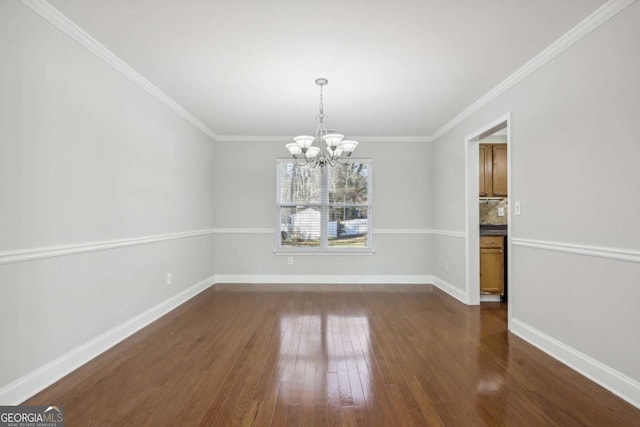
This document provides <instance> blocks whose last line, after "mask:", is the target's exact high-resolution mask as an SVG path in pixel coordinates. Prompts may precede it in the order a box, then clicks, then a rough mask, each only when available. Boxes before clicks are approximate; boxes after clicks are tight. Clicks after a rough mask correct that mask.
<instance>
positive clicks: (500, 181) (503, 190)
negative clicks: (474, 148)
mask: <svg viewBox="0 0 640 427" xmlns="http://www.w3.org/2000/svg"><path fill="white" fill-rule="evenodd" d="M478 150H479V151H478V154H479V156H478V157H479V160H480V164H479V170H480V180H479V181H480V188H479V193H478V194H479V197H507V144H480V145H479V146H478Z"/></svg>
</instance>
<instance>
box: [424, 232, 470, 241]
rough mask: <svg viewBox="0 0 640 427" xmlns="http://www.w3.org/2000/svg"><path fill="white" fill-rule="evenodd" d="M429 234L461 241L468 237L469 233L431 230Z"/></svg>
mask: <svg viewBox="0 0 640 427" xmlns="http://www.w3.org/2000/svg"><path fill="white" fill-rule="evenodd" d="M429 234H434V235H436V236H447V237H458V238H461V239H464V238H466V237H467V233H466V232H465V231H450V230H429Z"/></svg>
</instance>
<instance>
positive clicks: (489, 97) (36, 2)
mask: <svg viewBox="0 0 640 427" xmlns="http://www.w3.org/2000/svg"><path fill="white" fill-rule="evenodd" d="M21 1H22V3H24V4H25V5H26V6H28V7H29V8H31V9H33V10H34V11H35V12H37V13H38V14H40V15H41V16H42V17H44V18H45V19H46V20H47V21H49V22H51V23H52V24H53V25H55V26H56V27H58V28H59V29H60V30H62V31H63V32H64V33H66V34H67V35H69V36H70V37H71V38H72V39H74V40H75V41H76V42H78V43H79V44H80V45H82V46H84V47H85V48H87V49H88V50H90V51H91V52H92V53H93V54H95V55H96V56H97V57H98V58H100V59H102V60H103V61H105V62H106V63H107V64H109V65H111V66H112V67H113V68H114V69H116V70H117V71H119V72H120V73H122V74H123V75H124V76H126V77H127V78H129V79H130V80H131V81H132V82H134V83H136V84H137V85H138V86H140V87H141V88H142V89H144V90H146V91H147V92H148V93H149V94H151V95H152V96H153V97H155V98H156V99H157V100H158V101H160V102H162V103H163V104H165V105H166V106H167V107H168V108H170V109H171V110H173V111H174V112H175V113H176V114H178V115H179V116H181V117H182V118H184V119H185V120H187V121H188V122H189V123H191V124H192V125H193V126H195V127H196V128H198V129H200V130H201V131H202V132H204V133H205V134H206V135H207V136H209V137H210V138H211V139H213V140H214V141H221V142H239V141H245V142H288V141H291V139H292V137H290V136H267V135H217V134H216V133H215V132H214V131H213V130H211V129H210V128H209V127H207V126H206V125H205V124H204V123H203V122H201V121H200V120H198V119H197V118H196V117H195V116H194V115H193V114H191V113H190V112H189V111H187V110H186V109H185V108H183V107H182V106H180V105H179V104H178V103H177V102H175V101H174V100H173V99H171V98H170V97H169V96H168V95H167V94H165V93H164V92H162V91H161V90H160V89H158V88H157V87H156V86H155V85H153V84H152V83H151V82H150V81H149V80H147V79H146V78H144V77H143V76H142V75H141V74H140V73H138V72H137V71H135V70H134V69H133V68H132V67H131V66H130V65H128V64H126V63H125V62H124V61H123V60H121V59H120V58H118V57H117V56H116V55H115V54H114V53H113V52H111V51H110V50H109V49H107V48H106V47H105V46H104V45H102V44H101V43H100V42H98V41H97V40H96V39H94V38H93V37H91V36H90V35H89V34H88V33H87V32H85V31H84V30H83V29H82V28H80V27H79V26H78V25H77V24H75V23H74V22H73V21H71V20H70V19H69V18H67V17H66V16H65V15H64V14H62V13H61V12H60V11H59V10H57V9H56V8H55V7H53V6H52V5H51V4H49V3H48V2H47V1H46V0H21ZM634 1H635V0H610V1H608V2H607V3H605V4H604V5H603V6H601V7H600V8H599V9H597V10H596V11H594V12H593V13H592V14H591V15H589V16H588V17H587V18H586V19H584V20H583V21H582V22H580V23H579V24H578V25H576V26H575V27H573V28H572V29H571V30H569V31H568V32H567V33H565V34H564V35H563V36H562V37H560V38H559V39H558V40H556V41H555V42H553V43H552V44H551V45H549V46H548V47H547V48H545V49H544V50H543V51H541V52H540V53H538V54H537V55H536V56H534V57H533V58H531V59H530V60H529V61H528V62H527V63H525V64H524V65H523V66H522V67H520V68H519V69H517V70H516V71H515V72H514V73H512V74H511V75H510V76H509V77H507V78H506V79H504V80H503V81H502V82H501V83H500V84H498V85H497V86H495V87H494V88H493V89H491V90H490V91H489V92H487V93H486V94H484V95H483V96H482V97H480V98H479V99H478V100H476V101H475V102H474V103H473V104H471V105H470V106H468V107H467V108H465V109H464V110H462V111H461V112H460V113H459V114H458V115H457V116H455V117H454V118H453V119H451V120H449V121H448V122H447V123H445V124H444V125H443V126H441V127H440V128H439V129H438V130H436V131H435V132H433V133H432V134H431V135H426V136H359V137H354V139H358V140H360V141H362V142H383V143H389V142H431V141H435V140H437V139H438V138H440V137H441V136H442V135H444V134H445V133H447V132H448V131H449V130H451V129H453V128H454V127H456V126H458V125H459V124H460V123H462V122H463V121H464V120H465V119H467V118H468V117H470V116H471V115H473V114H474V113H476V112H477V111H478V110H480V109H481V108H482V107H484V106H486V105H487V104H489V103H490V102H491V101H493V100H494V99H496V98H497V97H499V96H500V95H502V94H503V93H505V92H506V91H508V90H509V89H511V88H512V87H513V86H515V85H516V84H517V83H519V82H520V81H522V80H523V79H525V78H526V77H527V76H529V75H530V74H531V73H533V72H534V71H536V70H537V69H538V68H540V67H542V66H543V65H544V64H546V63H547V62H549V61H550V60H552V59H553V58H555V57H556V56H558V55H559V54H560V53H562V52H564V51H565V50H566V49H568V48H569V47H571V46H573V45H574V44H575V43H576V42H578V41H579V40H581V39H582V38H583V37H585V36H586V35H588V34H589V33H591V32H592V31H593V30H595V29H596V28H598V27H599V26H600V25H602V24H604V23H605V22H607V21H608V20H609V19H610V18H612V17H613V16H615V15H616V14H617V13H618V12H620V11H621V10H623V9H624V8H626V7H627V6H629V5H630V4H631V3H633V2H634Z"/></svg>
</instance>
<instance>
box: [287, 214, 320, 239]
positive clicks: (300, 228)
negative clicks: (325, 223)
mask: <svg viewBox="0 0 640 427" xmlns="http://www.w3.org/2000/svg"><path fill="white" fill-rule="evenodd" d="M280 246H281V247H316V246H320V206H311V207H309V206H297V207H287V208H280Z"/></svg>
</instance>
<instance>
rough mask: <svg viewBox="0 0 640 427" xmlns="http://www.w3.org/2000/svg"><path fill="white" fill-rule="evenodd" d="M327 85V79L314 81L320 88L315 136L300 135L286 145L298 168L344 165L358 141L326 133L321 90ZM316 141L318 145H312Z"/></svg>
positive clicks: (337, 134) (332, 132)
mask: <svg viewBox="0 0 640 427" xmlns="http://www.w3.org/2000/svg"><path fill="white" fill-rule="evenodd" d="M327 83H329V81H328V80H327V79H323V78H319V79H316V84H317V85H318V86H320V113H319V114H318V121H319V123H318V127H317V128H316V136H315V137H313V136H310V135H300V136H296V137H295V138H293V140H294V141H295V142H291V143H289V144H287V145H286V147H287V150H289V153H291V155H292V156H293V158H294V159H295V161H296V164H297V165H298V166H304V165H307V164H308V165H311V166H312V167H316V166H318V165H320V166H325V165H329V166H336V165H338V164H346V163H348V162H349V157H350V156H351V154H352V153H353V151H354V150H355V149H356V147H357V145H358V141H352V140H345V139H343V138H344V135H340V134H339V133H335V132H334V131H328V130H327V127H326V126H325V124H324V119H325V117H326V115H325V114H324V104H323V102H322V101H323V99H322V88H323V87H324V86H325V85H326V84H327ZM314 141H317V143H318V145H317V146H316V145H313V143H314Z"/></svg>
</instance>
